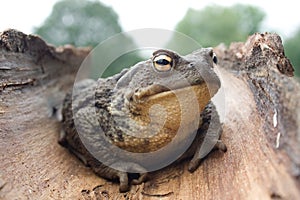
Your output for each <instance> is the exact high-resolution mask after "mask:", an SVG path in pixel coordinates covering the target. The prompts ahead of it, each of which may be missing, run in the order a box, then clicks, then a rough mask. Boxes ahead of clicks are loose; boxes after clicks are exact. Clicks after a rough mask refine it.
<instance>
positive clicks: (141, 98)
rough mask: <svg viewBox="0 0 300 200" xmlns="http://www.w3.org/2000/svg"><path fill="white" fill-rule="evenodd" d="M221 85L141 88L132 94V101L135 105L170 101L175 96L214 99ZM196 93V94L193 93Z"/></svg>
mask: <svg viewBox="0 0 300 200" xmlns="http://www.w3.org/2000/svg"><path fill="white" fill-rule="evenodd" d="M219 87H220V85H219V84H210V86H209V87H208V86H207V84H206V83H205V82H200V83H199V82H195V83H194V84H191V85H186V84H185V85H184V84H177V85H173V86H172V88H169V87H166V86H163V85H160V84H154V85H151V86H148V87H146V88H141V89H139V90H137V91H135V92H134V93H133V94H132V96H131V97H132V98H131V100H132V101H134V102H135V103H146V102H149V101H153V100H162V99H170V98H171V97H174V95H176V96H178V95H181V94H182V95H184V97H185V98H189V95H196V96H197V98H203V97H205V98H206V97H208V96H209V97H212V96H213V95H214V94H215V93H216V92H217V91H218V89H219ZM193 92H194V93H193Z"/></svg>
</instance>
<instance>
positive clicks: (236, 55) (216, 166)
mask: <svg viewBox="0 0 300 200" xmlns="http://www.w3.org/2000/svg"><path fill="white" fill-rule="evenodd" d="M89 51H90V50H89V49H86V48H74V47H71V46H65V47H59V48H55V47H53V46H50V45H47V44H46V43H45V42H44V41H43V40H42V39H40V38H38V37H36V36H32V35H25V34H23V33H21V32H18V31H15V30H7V31H4V32H2V33H1V34H0V52H1V53H0V95H1V96H0V138H1V139H0V151H1V162H0V199H298V198H299V197H300V101H299V99H300V85H299V83H298V82H297V81H296V80H295V79H293V78H291V77H290V76H292V74H293V68H292V66H291V64H290V62H289V60H288V59H287V58H286V57H285V56H284V51H283V46H282V42H281V40H280V37H279V36H277V35H276V34H269V33H266V34H255V35H252V36H250V37H249V38H248V40H247V41H246V42H245V43H233V44H232V45H231V46H230V47H229V48H226V47H224V46H222V45H220V46H218V47H216V48H215V52H216V54H217V55H218V59H219V66H218V69H217V70H218V73H219V76H220V78H221V81H222V89H221V91H222V92H221V95H223V97H224V99H225V101H224V103H225V104H224V105H225V111H224V113H223V118H224V133H223V135H222V138H223V141H224V143H225V144H226V145H227V147H228V151H227V153H225V154H222V153H219V152H213V153H211V155H210V156H209V157H208V158H207V159H206V160H205V161H203V163H202V165H201V166H200V167H199V169H197V170H196V171H195V172H194V173H193V174H191V173H189V172H188V171H187V163H188V162H183V163H179V164H173V165H171V166H169V167H166V168H164V169H161V170H159V171H157V172H153V173H151V178H150V180H149V181H147V182H146V183H144V184H142V185H138V186H132V188H131V191H130V192H128V193H123V194H122V193H119V192H118V189H119V188H118V184H117V183H112V182H110V181H106V180H104V179H102V178H100V177H97V176H96V175H95V174H94V173H93V172H92V171H91V170H90V169H89V168H88V167H85V166H84V165H83V164H82V163H81V162H80V161H79V160H78V159H77V158H76V157H75V156H73V155H72V154H70V153H69V151H67V150H66V149H65V148H63V147H61V146H60V145H59V144H58V143H57V141H58V137H59V132H60V124H59V122H57V120H56V119H55V118H54V117H51V113H52V112H53V110H52V107H53V106H55V105H57V104H58V103H59V102H61V101H62V99H63V97H64V94H65V92H66V91H67V90H68V89H70V88H71V87H72V84H73V81H74V77H75V74H76V72H77V70H78V68H79V66H80V64H81V62H82V61H83V59H84V58H85V57H86V56H87V54H88V53H89ZM53 97H55V98H53Z"/></svg>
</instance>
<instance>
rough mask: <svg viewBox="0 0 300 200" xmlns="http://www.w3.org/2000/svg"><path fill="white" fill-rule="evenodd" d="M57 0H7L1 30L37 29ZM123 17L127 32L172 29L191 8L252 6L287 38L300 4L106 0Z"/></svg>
mask: <svg viewBox="0 0 300 200" xmlns="http://www.w3.org/2000/svg"><path fill="white" fill-rule="evenodd" d="M55 2H57V0H44V1H43V0H6V1H1V11H0V19H1V20H0V31H2V30H4V29H7V28H16V29H18V30H21V31H23V32H25V33H31V32H32V31H33V27H37V26H39V25H41V24H42V22H43V21H44V20H45V18H46V17H47V16H48V15H49V14H50V12H51V10H52V6H53V5H54V4H55ZM101 2H103V3H104V4H106V5H109V6H111V7H112V8H113V9H114V10H115V11H116V12H117V14H118V15H119V20H120V24H121V26H122V28H123V30H125V31H130V30H133V29H138V28H164V29H169V30H172V29H174V27H175V25H176V24H177V22H178V21H180V20H181V19H182V18H183V16H184V15H185V13H186V11H187V9H188V8H189V7H192V8H194V9H201V8H203V7H205V6H206V5H211V4H221V5H232V4H235V3H248V4H249V3H251V4H253V5H256V6H258V7H261V8H262V9H263V10H264V11H265V12H266V13H267V19H266V21H265V24H264V27H265V30H276V31H278V32H279V34H280V35H281V36H282V37H283V38H286V37H287V36H290V35H292V33H293V32H295V30H296V29H297V28H300V14H299V6H298V4H299V2H298V1H296V0H284V1H274V0H240V1H237V0H219V1H209V0H179V1H174V0H172V1H171V0H170V1H167V0H150V1H141V0H126V1H125V0H102V1H101Z"/></svg>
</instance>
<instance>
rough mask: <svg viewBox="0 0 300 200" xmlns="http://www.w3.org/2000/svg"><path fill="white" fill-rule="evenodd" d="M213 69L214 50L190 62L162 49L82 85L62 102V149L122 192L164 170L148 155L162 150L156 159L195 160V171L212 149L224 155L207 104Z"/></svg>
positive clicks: (214, 118)
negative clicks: (155, 170) (115, 182)
mask: <svg viewBox="0 0 300 200" xmlns="http://www.w3.org/2000/svg"><path fill="white" fill-rule="evenodd" d="M214 63H216V57H215V55H214V53H213V51H212V49H211V48H203V49H200V50H198V51H195V52H193V53H191V54H189V55H187V56H180V55H178V54H177V53H175V52H172V51H169V50H158V51H156V52H154V53H153V58H152V59H149V60H147V61H144V62H140V63H138V64H136V65H135V66H133V67H131V68H129V69H125V70H123V71H122V72H121V73H119V74H116V75H114V76H112V77H109V78H106V79H101V78H100V79H98V80H97V81H93V80H83V81H81V82H79V83H77V84H76V85H75V87H74V89H73V91H72V93H69V94H67V95H66V98H65V100H64V103H63V109H62V116H63V120H62V128H63V130H62V133H61V138H60V140H59V142H60V144H62V145H63V146H65V147H67V148H68V149H69V150H70V151H71V152H73V153H74V154H75V155H76V156H77V157H78V158H80V159H81V160H82V161H83V162H84V163H85V164H86V165H88V166H90V167H91V168H92V169H93V170H94V172H95V173H96V174H98V175H99V176H101V177H104V178H107V179H111V180H118V181H119V182H120V191H121V192H125V191H128V190H129V188H130V187H129V186H130V183H131V184H140V183H142V182H144V181H145V180H146V179H147V178H148V176H147V171H149V170H152V169H153V168H151V167H150V166H151V165H152V167H153V166H155V165H158V164H160V163H159V162H157V163H155V161H151V163H150V162H149V159H148V158H147V157H146V156H144V155H145V153H153V152H154V153H155V152H159V151H160V150H161V149H164V151H162V152H163V153H159V154H157V160H158V161H164V160H165V159H166V158H170V157H172V156H175V157H176V158H178V157H180V158H179V159H178V160H182V159H185V158H187V157H193V158H192V160H191V161H190V163H189V171H191V172H193V171H195V170H196V169H197V167H198V166H199V165H200V161H201V160H202V159H203V158H204V157H205V156H206V155H208V153H209V152H210V151H211V150H212V149H214V148H218V149H221V150H223V151H226V146H225V145H224V144H223V143H222V142H221V140H220V136H221V133H222V124H221V123H220V120H219V116H218V113H217V112H216V110H215V107H214V105H213V104H212V103H211V101H210V99H211V97H212V96H213V95H214V94H215V93H216V92H217V91H218V89H219V87H220V80H219V78H218V77H217V75H216V74H215V72H214V71H213V67H214ZM187 141H191V143H190V144H189V145H188V146H189V148H188V149H187V148H185V146H186V145H187V143H188V142H187ZM120 149H121V152H122V153H118V152H119V150H120ZM178 149H183V151H182V152H180V151H178V152H179V153H174V152H177V150H178ZM124 152H125V153H124ZM154 155H155V154H154ZM180 155H181V156H180ZM150 160H151V159H150ZM131 174H135V175H134V176H130V175H131Z"/></svg>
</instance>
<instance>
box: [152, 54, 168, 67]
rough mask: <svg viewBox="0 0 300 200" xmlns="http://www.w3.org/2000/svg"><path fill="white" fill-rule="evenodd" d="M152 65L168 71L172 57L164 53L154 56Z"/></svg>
mask: <svg viewBox="0 0 300 200" xmlns="http://www.w3.org/2000/svg"><path fill="white" fill-rule="evenodd" d="M153 66H154V68H155V69H156V70H158V71H169V70H170V69H171V68H172V66H173V59H172V58H171V57H170V56H167V55H164V54H162V55H158V56H155V57H154V58H153Z"/></svg>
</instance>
